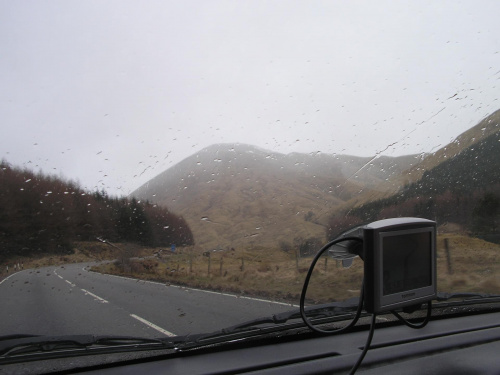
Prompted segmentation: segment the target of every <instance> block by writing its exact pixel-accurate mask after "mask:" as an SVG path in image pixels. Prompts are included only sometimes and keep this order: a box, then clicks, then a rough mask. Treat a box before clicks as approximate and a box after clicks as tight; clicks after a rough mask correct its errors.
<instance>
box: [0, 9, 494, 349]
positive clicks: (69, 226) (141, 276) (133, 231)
mask: <svg viewBox="0 0 500 375" xmlns="http://www.w3.org/2000/svg"><path fill="white" fill-rule="evenodd" d="M499 12H500V3H498V2H497V1H481V2H473V1H466V2H460V3H457V2H455V1H445V2H434V1H405V2H391V1H387V2H379V1H377V2H371V1H359V2H328V1H326V2H325V1H303V2H280V1H267V0H266V1H238V2H227V1H209V2H208V1H182V2H174V1H163V2H154V1H147V2H135V1H107V2H101V1H97V2H96V1H81V2H67V1H52V0H50V1H37V2H11V1H0V35H1V38H0V46H1V51H2V54H1V55H2V56H1V58H0V77H1V78H0V82H1V84H0V117H1V120H2V134H1V136H0V153H1V155H0V158H1V165H0V301H1V306H2V307H1V308H0V336H1V337H3V338H5V337H20V336H22V335H41V336H54V337H55V336H58V335H110V336H133V337H141V338H169V339H172V340H174V338H175V337H179V336H182V337H190V336H193V335H198V334H204V333H209V332H216V331H219V330H222V329H225V328H227V327H234V326H237V327H238V326H239V325H240V324H244V323H246V322H249V321H254V320H256V319H260V318H265V317H273V316H275V317H276V316H277V317H281V318H280V319H274V321H263V322H265V323H268V324H273V325H275V324H277V325H279V324H283V323H284V322H285V321H286V320H289V318H290V319H291V320H294V319H299V318H300V316H298V315H294V316H287V318H285V315H279V314H286V313H287V312H289V311H295V312H296V311H297V310H298V304H299V299H300V295H301V290H302V285H303V283H304V280H305V277H306V274H307V271H308V268H309V265H310V264H311V261H312V259H313V257H314V255H315V254H316V253H317V252H318V251H319V250H320V249H321V248H322V246H323V245H325V244H326V243H327V242H328V241H330V240H333V239H335V238H336V237H337V236H338V235H339V234H341V233H343V232H344V231H346V230H348V229H350V228H352V227H354V226H357V225H360V224H366V223H370V222H373V221H376V220H381V219H386V218H397V217H417V218H424V219H429V220H432V221H435V222H436V223H437V236H436V254H437V284H438V292H439V293H441V297H443V296H444V295H445V294H444V293H462V294H463V293H474V294H475V295H478V296H482V297H483V298H486V296H488V295H495V294H500V237H499V235H500V233H499V232H500V231H499V227H500V172H499V171H500V148H499V147H500V102H499V100H498V98H499V95H498V93H499V92H500V91H499V90H500V86H499V85H500V37H499V35H500V24H499V23H498V19H497V18H498V17H497V15H498V14H499ZM350 263H351V260H342V259H338V258H335V257H333V256H332V255H331V254H329V253H328V252H326V253H325V256H323V257H322V258H321V259H320V260H319V261H318V263H317V264H316V268H315V271H314V272H313V273H312V277H311V281H310V290H309V294H308V296H307V298H306V299H305V302H306V305H307V306H308V307H309V308H312V307H313V305H319V306H324V305H325V304H328V303H333V302H334V303H337V304H342V303H345V306H349V308H348V309H347V310H342V309H341V310H342V311H343V312H345V311H348V310H349V309H350V310H349V311H351V312H352V311H355V310H356V306H357V301H358V299H359V296H360V288H361V282H362V277H363V261H362V260H361V259H360V258H359V257H356V258H354V259H352V264H350ZM462 296H463V295H462ZM468 296H470V294H469V295H468ZM443 298H444V297H443ZM478 298H479V299H480V297H478ZM459 299H460V298H459ZM346 301H347V302H346ZM349 301H350V302H349ZM342 306H344V305H342ZM297 321H298V320H297ZM1 337H0V339H1ZM23 337H24V336H23ZM229 345H231V344H229Z"/></svg>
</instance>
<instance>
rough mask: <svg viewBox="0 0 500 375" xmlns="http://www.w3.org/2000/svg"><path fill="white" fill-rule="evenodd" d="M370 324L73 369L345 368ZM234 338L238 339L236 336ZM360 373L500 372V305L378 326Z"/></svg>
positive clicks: (114, 371) (310, 371)
mask: <svg viewBox="0 0 500 375" xmlns="http://www.w3.org/2000/svg"><path fill="white" fill-rule="evenodd" d="M367 334H368V331H367V330H359V331H354V332H350V333H346V334H339V335H334V336H314V337H309V338H306V339H301V340H285V342H279V341H276V340H272V341H271V342H269V343H268V344H266V343H265V342H264V343H262V341H260V344H259V345H255V344H251V343H250V344H248V345H241V344H238V345H236V346H237V348H236V349H235V348H232V346H231V344H230V345H227V346H219V347H213V348H208V349H207V348H205V349H199V350H191V351H188V352H185V353H178V354H176V355H174V356H173V357H172V356H170V357H168V356H159V357H156V358H155V359H154V360H152V359H147V360H135V361H129V362H126V363H115V364H112V365H110V364H108V365H106V366H93V367H90V368H89V367H87V368H84V367H83V368H80V369H76V368H73V369H72V371H71V372H74V371H76V372H81V373H89V374H90V373H95V374H97V373H99V374H138V373H144V374H145V373H147V374H169V375H175V374H183V375H185V374H193V375H194V374H235V373H246V374H257V373H258V374H287V375H294V374H332V373H335V374H337V373H338V374H344V373H348V372H349V371H350V369H351V367H352V366H353V364H354V363H355V362H356V360H357V358H358V357H359V355H360V353H361V351H362V349H363V345H364V344H365V341H366V336H367ZM235 344H236V343H235ZM356 373H359V374H372V375H375V374H384V375H387V374H500V312H492V313H483V314H476V315H469V316H459V317H454V318H446V319H434V320H432V321H431V322H430V323H429V324H428V325H427V326H426V327H425V328H423V329H418V330H415V329H411V328H408V327H406V326H404V325H398V326H386V327H377V328H376V330H375V334H374V337H373V341H372V344H371V347H370V350H369V351H368V353H367V355H366V357H365V359H364V361H363V363H362V364H361V366H360V368H359V369H358V371H357V372H356Z"/></svg>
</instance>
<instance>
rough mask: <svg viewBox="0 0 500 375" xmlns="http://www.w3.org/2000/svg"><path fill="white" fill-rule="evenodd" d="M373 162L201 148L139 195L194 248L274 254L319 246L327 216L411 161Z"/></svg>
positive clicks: (247, 149) (227, 146) (228, 146)
mask: <svg viewBox="0 0 500 375" xmlns="http://www.w3.org/2000/svg"><path fill="white" fill-rule="evenodd" d="M370 159H371V158H360V157H353V156H346V155H327V154H321V153H318V154H298V153H294V154H289V155H284V154H279V153H273V152H271V151H267V150H262V149H259V148H257V147H254V146H249V145H242V144H221V145H214V146H211V147H207V148H205V149H203V150H201V151H200V152H198V153H196V154H194V155H193V156H191V157H189V158H187V159H185V160H183V161H182V162H180V163H178V164H177V165H175V166H174V167H172V168H170V169H168V170H167V171H165V172H163V173H162V174H160V175H159V176H157V177H155V178H154V179H152V180H151V181H149V182H148V183H147V184H145V185H143V186H142V187H140V188H139V189H137V190H136V191H135V192H134V193H132V195H133V196H135V197H137V198H138V199H148V200H150V201H152V202H155V203H158V204H161V205H166V206H168V207H169V208H171V209H172V210H173V211H174V212H176V213H179V214H181V215H182V216H183V217H184V218H185V219H186V221H187V222H188V224H189V226H190V228H191V230H192V232H193V234H194V237H195V242H196V244H197V245H200V246H201V247H203V248H216V247H223V248H227V247H241V246H245V247H252V246H253V247H257V246H266V247H273V246H274V247H276V246H278V244H279V243H280V242H287V243H289V244H293V242H294V240H296V239H297V238H303V239H305V238H309V237H316V238H319V239H321V240H323V238H324V236H325V228H324V224H325V220H326V217H327V216H328V214H329V213H330V212H331V211H332V210H333V209H335V207H338V206H339V205H340V204H342V203H343V202H344V201H346V200H348V199H350V198H351V197H353V196H354V195H357V194H359V192H360V191H361V190H365V189H370V188H371V187H373V186H375V185H377V184H378V183H379V182H380V181H382V180H384V179H386V178H388V176H390V175H391V174H394V173H400V171H401V170H404V169H406V168H407V167H408V166H409V163H410V162H411V160H412V159H413V157H412V156H409V157H408V156H405V157H401V158H380V160H377V163H372V164H370V165H368V166H367V167H366V168H363V170H362V172H361V173H357V174H356V172H357V171H358V170H359V169H361V167H363V166H364V165H365V164H367V163H368V161H369V160H370Z"/></svg>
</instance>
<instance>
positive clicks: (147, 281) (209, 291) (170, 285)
mask: <svg viewBox="0 0 500 375" xmlns="http://www.w3.org/2000/svg"><path fill="white" fill-rule="evenodd" d="M86 271H87V272H95V271H88V270H86ZM95 273H99V274H100V275H105V276H112V277H117V278H119V279H124V280H131V281H134V282H143V283H149V284H156V285H162V286H169V287H173V288H179V289H186V290H192V291H195V292H203V293H210V294H218V295H221V296H226V297H233V298H241V299H248V300H251V301H258V302H265V303H274V304H276V305H282V306H290V307H299V305H294V304H293V303H287V302H278V301H271V300H268V299H262V298H255V297H247V296H239V295H237V294H229V293H222V292H215V291H213V290H204V289H196V288H190V287H187V286H181V285H175V284H169V285H166V284H165V283H159V282H157V281H150V280H142V279H133V278H131V277H126V276H118V275H111V274H109V273H100V272H95Z"/></svg>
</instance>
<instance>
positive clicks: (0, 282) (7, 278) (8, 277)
mask: <svg viewBox="0 0 500 375" xmlns="http://www.w3.org/2000/svg"><path fill="white" fill-rule="evenodd" d="M19 272H21V271H17V272H14V273H13V274H11V275H9V276H7V277H6V278H5V279H3V280H2V281H0V284H2V283H3V282H4V281H7V280H9V279H10V278H11V277H12V276H14V275H15V274H17V273H19Z"/></svg>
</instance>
